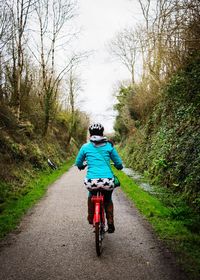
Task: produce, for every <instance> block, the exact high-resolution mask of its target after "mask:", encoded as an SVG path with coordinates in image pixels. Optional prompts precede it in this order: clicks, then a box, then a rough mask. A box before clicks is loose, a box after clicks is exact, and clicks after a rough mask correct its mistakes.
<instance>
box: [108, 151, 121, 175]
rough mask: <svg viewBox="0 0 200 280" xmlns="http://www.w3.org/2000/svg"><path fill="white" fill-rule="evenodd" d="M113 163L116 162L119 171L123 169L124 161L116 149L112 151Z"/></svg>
mask: <svg viewBox="0 0 200 280" xmlns="http://www.w3.org/2000/svg"><path fill="white" fill-rule="evenodd" d="M110 157H111V159H112V161H113V162H114V165H115V167H116V168H117V169H119V170H121V169H122V168H123V165H122V160H121V158H120V156H119V155H118V153H117V151H116V149H115V148H113V149H112V151H111V155H110Z"/></svg>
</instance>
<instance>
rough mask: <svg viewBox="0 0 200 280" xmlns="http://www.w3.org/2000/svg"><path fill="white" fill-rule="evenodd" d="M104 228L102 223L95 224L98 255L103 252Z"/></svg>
mask: <svg viewBox="0 0 200 280" xmlns="http://www.w3.org/2000/svg"><path fill="white" fill-rule="evenodd" d="M101 231H102V229H101V224H100V223H96V224H95V243H96V253H97V256H100V255H101V252H102V241H103V238H102V232H101Z"/></svg>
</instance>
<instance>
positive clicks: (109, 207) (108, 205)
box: [104, 191, 114, 225]
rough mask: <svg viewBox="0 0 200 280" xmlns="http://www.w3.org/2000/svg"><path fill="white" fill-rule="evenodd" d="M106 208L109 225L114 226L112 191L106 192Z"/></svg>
mask: <svg viewBox="0 0 200 280" xmlns="http://www.w3.org/2000/svg"><path fill="white" fill-rule="evenodd" d="M104 206H105V212H106V219H107V222H108V224H109V225H111V224H114V214H113V210H114V209H113V208H114V207H113V202H112V191H104Z"/></svg>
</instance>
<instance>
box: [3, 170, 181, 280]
mask: <svg viewBox="0 0 200 280" xmlns="http://www.w3.org/2000/svg"><path fill="white" fill-rule="evenodd" d="M84 175H85V174H84V172H79V171H78V170H76V168H75V167H72V168H71V169H70V171H69V172H67V173H66V174H64V175H63V176H62V177H61V178H60V179H59V180H57V181H56V182H55V183H54V184H53V185H52V186H51V187H50V188H49V190H48V192H47V195H46V196H45V197H44V198H43V199H42V200H41V201H40V202H39V203H38V204H37V205H36V206H35V207H34V208H33V209H32V210H31V211H30V212H29V214H28V215H26V217H25V218H24V219H23V221H22V223H21V225H20V227H19V229H18V232H17V233H16V232H15V233H13V234H11V235H9V236H8V238H7V239H6V240H5V241H4V244H3V245H2V244H1V245H2V246H1V252H0V279H1V280H11V279H12V280H14V279H16V280H26V279H27V280H40V279H41V280H48V279H51V280H58V279H60V280H68V279H69V280H73V279H81V280H82V279H87V280H89V279H96V280H100V279H102V280H103V279H104V280H107V279H108V280H115V279H120V280H121V279H122V280H129V279H130V280H132V279H134V280H137V279H138V280H143V279H144V280H172V279H173V280H174V279H179V280H182V279H185V278H184V277H183V275H182V273H181V272H180V271H179V270H178V268H176V265H175V263H174V260H173V258H172V257H171V255H170V253H168V252H167V251H166V250H164V249H163V248H162V246H161V245H160V243H159V242H158V241H157V240H156V238H155V237H154V235H153V233H152V231H151V228H150V226H148V224H147V222H146V221H145V220H144V219H143V218H142V217H141V216H140V215H139V214H138V212H137V210H136V209H135V208H134V207H133V206H132V205H131V203H130V202H129V201H128V200H127V199H126V198H125V196H124V195H123V193H122V191H121V190H120V189H118V190H116V191H115V195H114V198H113V200H114V205H115V225H116V232H115V233H114V234H107V235H106V236H105V239H104V251H103V254H102V256H101V257H100V258H98V257H97V256H96V253H95V244H94V233H93V232H92V228H91V226H89V225H88V224H87V221H86V211H87V209H86V198H87V191H86V190H85V189H84V187H83V186H82V183H81V182H82V181H83V177H84Z"/></svg>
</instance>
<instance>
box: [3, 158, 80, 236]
mask: <svg viewBox="0 0 200 280" xmlns="http://www.w3.org/2000/svg"><path fill="white" fill-rule="evenodd" d="M73 162H74V159H71V160H69V161H68V162H67V163H65V164H63V165H62V166H61V167H60V168H58V169H57V170H54V171H52V170H49V171H43V172H41V171H40V172H38V175H37V177H36V178H34V179H33V180H31V182H29V184H28V185H27V186H26V190H25V191H24V195H21V196H20V197H18V198H15V197H13V198H11V199H8V201H6V204H5V205H4V210H3V211H2V213H1V214H0V239H2V238H3V237H4V236H5V235H6V234H7V233H9V232H10V231H12V230H14V229H15V228H16V226H17V225H18V224H19V222H20V220H21V218H22V216H23V215H24V214H25V213H26V212H27V210H28V209H29V208H31V207H32V206H33V205H34V204H35V203H36V202H37V201H38V200H39V199H40V198H41V197H42V196H43V195H44V194H45V192H46V190H47V188H48V186H49V185H50V184H52V183H53V182H54V181H55V180H56V179H58V178H59V177H60V176H61V175H62V174H63V173H64V172H66V171H67V170H68V169H69V168H70V167H71V166H72V164H73Z"/></svg>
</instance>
